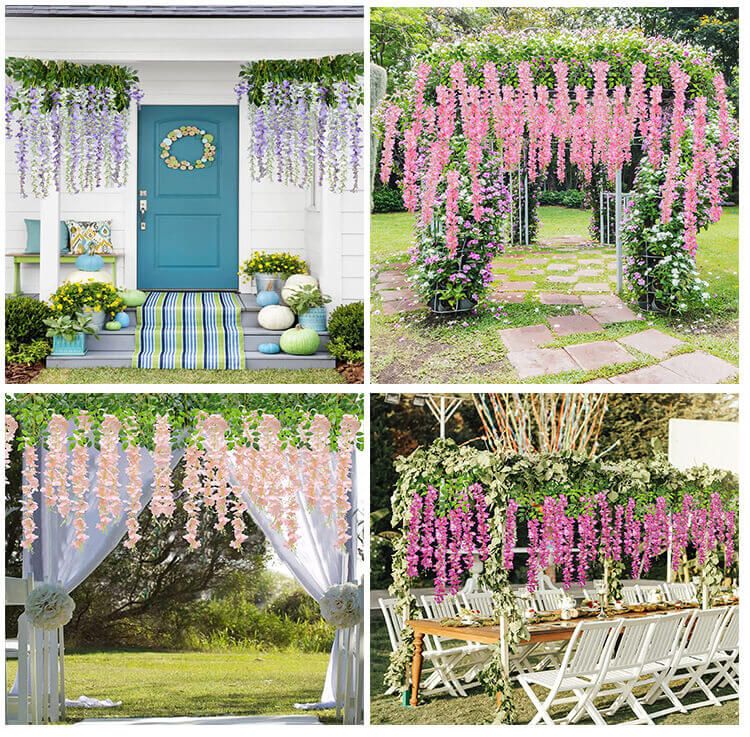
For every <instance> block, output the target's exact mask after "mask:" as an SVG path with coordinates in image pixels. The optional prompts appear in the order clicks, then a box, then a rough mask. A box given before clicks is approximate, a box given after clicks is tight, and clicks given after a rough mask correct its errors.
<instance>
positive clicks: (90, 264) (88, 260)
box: [76, 253, 104, 271]
mask: <svg viewBox="0 0 750 737" xmlns="http://www.w3.org/2000/svg"><path fill="white" fill-rule="evenodd" d="M103 266H104V259H103V258H102V257H101V256H99V255H98V254H96V253H84V254H82V255H81V256H79V257H78V258H77V259H76V268H78V269H79V270H80V271H101V269H102V267H103Z"/></svg>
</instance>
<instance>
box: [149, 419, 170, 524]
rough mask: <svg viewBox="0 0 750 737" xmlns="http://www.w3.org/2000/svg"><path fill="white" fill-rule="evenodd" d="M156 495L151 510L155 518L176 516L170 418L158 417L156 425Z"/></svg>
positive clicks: (150, 505) (154, 451)
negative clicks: (173, 494) (173, 493)
mask: <svg viewBox="0 0 750 737" xmlns="http://www.w3.org/2000/svg"><path fill="white" fill-rule="evenodd" d="M152 456H153V459H154V480H153V483H152V486H153V489H154V493H153V496H152V497H151V503H150V504H149V508H150V509H151V513H152V514H153V515H154V517H155V518H157V519H158V518H159V517H162V516H164V517H168V518H171V517H172V515H173V514H174V510H175V503H174V497H173V496H172V443H171V436H170V427H169V417H167V415H157V417H156V422H155V424H154V450H153V453H152Z"/></svg>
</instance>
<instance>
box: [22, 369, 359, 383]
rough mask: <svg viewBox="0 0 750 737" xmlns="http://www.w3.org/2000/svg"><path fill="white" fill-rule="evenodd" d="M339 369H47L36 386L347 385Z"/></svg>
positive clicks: (36, 380)
mask: <svg viewBox="0 0 750 737" xmlns="http://www.w3.org/2000/svg"><path fill="white" fill-rule="evenodd" d="M345 383H346V382H345V381H344V378H343V377H342V376H341V374H339V373H338V371H336V370H335V369H259V370H257V371H249V370H247V369H244V370H241V371H209V370H190V369H184V370H183V369H162V370H159V371H155V370H150V369H130V368H90V369H64V368H49V369H44V370H43V371H41V372H40V373H39V375H38V376H36V377H35V379H34V381H33V382H32V384H345Z"/></svg>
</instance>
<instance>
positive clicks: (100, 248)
mask: <svg viewBox="0 0 750 737" xmlns="http://www.w3.org/2000/svg"><path fill="white" fill-rule="evenodd" d="M65 224H66V225H67V226H68V232H69V233H70V252H71V253H72V254H73V255H74V256H81V255H82V254H84V253H89V254H98V255H100V256H105V255H108V254H111V253H112V251H113V250H114V249H113V247H112V223H111V221H109V220H101V221H92V222H87V221H79V220H66V221H65Z"/></svg>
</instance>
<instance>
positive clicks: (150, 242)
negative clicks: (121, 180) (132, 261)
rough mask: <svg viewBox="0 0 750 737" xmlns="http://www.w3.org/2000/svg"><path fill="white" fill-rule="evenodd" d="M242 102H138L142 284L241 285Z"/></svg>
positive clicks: (154, 286)
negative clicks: (240, 173) (229, 103)
mask: <svg viewBox="0 0 750 737" xmlns="http://www.w3.org/2000/svg"><path fill="white" fill-rule="evenodd" d="M238 110H239V108H238V107H236V106H233V105H144V106H143V107H142V108H141V110H140V113H139V116H138V202H137V203H136V206H137V207H138V287H139V289H152V290H153V289H157V290H159V289H237V265H238V258H239V256H238V242H237V239H238V226H237V215H238V194H237V182H238V176H239V128H238V126H239V121H238Z"/></svg>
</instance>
